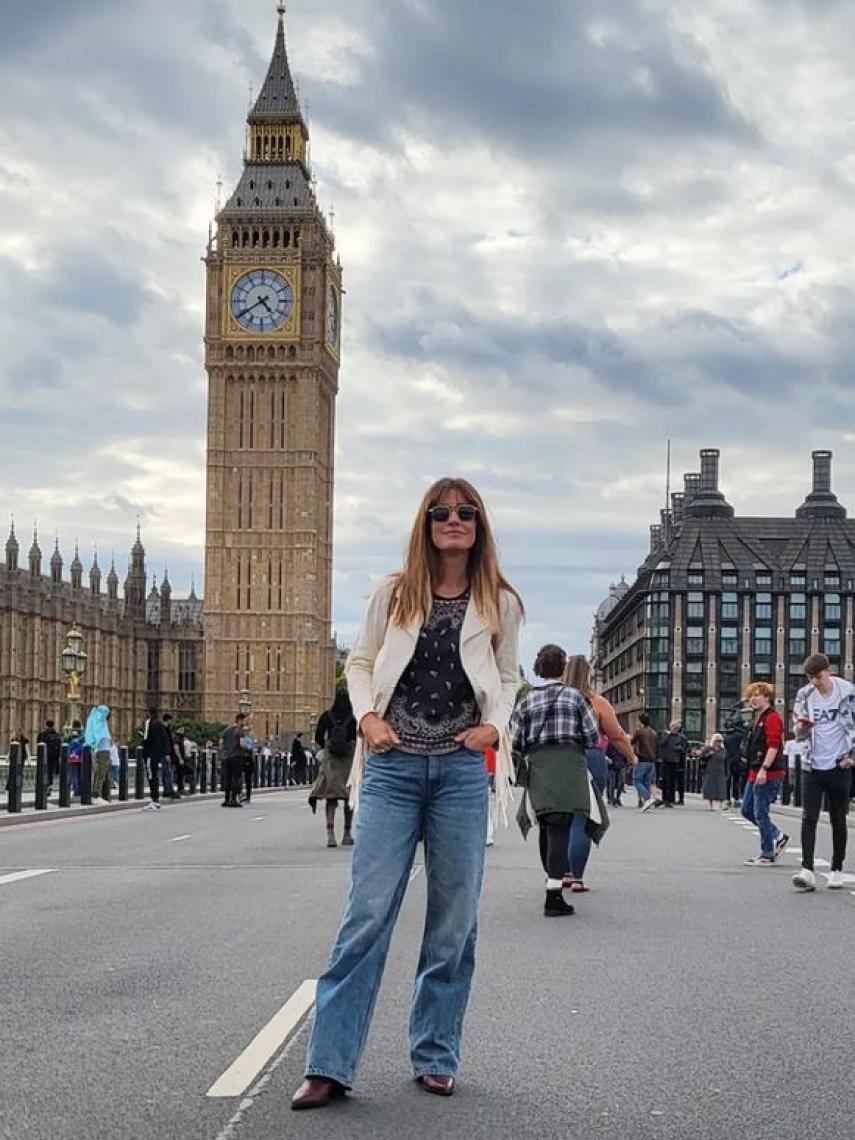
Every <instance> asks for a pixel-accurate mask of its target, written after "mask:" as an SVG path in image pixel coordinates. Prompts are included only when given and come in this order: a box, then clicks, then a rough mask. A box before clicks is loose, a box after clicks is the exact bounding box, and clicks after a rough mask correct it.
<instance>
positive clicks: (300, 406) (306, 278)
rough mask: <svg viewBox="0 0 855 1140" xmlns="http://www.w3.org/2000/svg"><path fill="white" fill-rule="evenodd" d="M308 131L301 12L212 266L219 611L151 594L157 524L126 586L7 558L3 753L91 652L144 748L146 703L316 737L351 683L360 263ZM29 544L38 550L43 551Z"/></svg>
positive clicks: (53, 711) (208, 347)
mask: <svg viewBox="0 0 855 1140" xmlns="http://www.w3.org/2000/svg"><path fill="white" fill-rule="evenodd" d="M308 146H309V130H308V127H307V124H306V120H305V118H304V116H303V113H302V110H301V108H300V104H299V100H298V97H297V93H296V90H295V86H294V82H293V78H292V74H291V70H290V66H289V62H288V55H287V50H286V43H285V5H284V3H280V4H279V6H278V26H277V30H276V39H275V45H274V50H273V58H272V60H271V63H270V67H269V70H268V73H267V77H266V79H265V81H264V84H263V86H262V88H261V91H260V93H259V95H258V98H257V100H256V101H255V103H254V106H253V107H252V110H251V111H250V113H249V116H248V121H247V141H246V150H245V154H244V167H243V173H242V175H241V178H240V180H239V183H238V185H237V187H236V188H235V190H234V192H233V194H232V195H231V197H230V198H229V199H228V201H227V202H226V204H225V206H224V207H223V208H222V209H221V210H220V211H219V213H218V215H217V218H216V225H215V228H214V231H213V232H212V234H211V237H210V240H209V243H208V247H207V252H206V257H205V262H206V318H205V368H206V371H207V374H208V427H207V502H206V532H205V589H204V600H203V599H200V598H197V597H196V596H195V591H191V594H190V596H189V597H188V598H182V599H178V598H173V597H172V590H171V586H170V584H169V581H168V578H166V577H164V580H163V581H162V582H161V584H160V586H159V587H158V586H157V585H156V584H155V583H151V584H150V583H149V579H148V574H147V570H146V556H145V550H144V547H143V542H142V536H141V534H140V533H139V529H138V532H137V536H136V541H135V542H134V543H133V546H132V549H131V551H130V564H129V568H128V572H127V576H126V578H125V581H124V584H123V587H122V589H121V590H120V585H119V576H118V574H117V571H116V567H115V565H111V567H110V569H109V571H108V573H107V575H106V579H105V580H104V579H102V569H101V567H100V566H99V565H98V559H97V556H96V557H95V559H94V560H93V562H92V565H91V567H90V568H89V570H88V572H87V571H86V569H85V568H84V566H83V564H82V562H81V560H80V556H79V553H78V551H77V550H75V553H74V558H73V560H72V562H71V564H70V566H69V568H68V573H67V575H66V573H65V567H64V562H63V557H62V553H61V551H60V548H59V543H58V542H57V545H56V548H55V549H54V551H53V554H52V556H51V558H50V560H49V562H48V563H47V565H45V563H44V560H43V555H42V551H41V548H40V544H39V539H38V535H37V534H36V535H34V536H33V542H32V546H31V547H30V549H29V552H28V553H27V554H24V552H23V549H22V547H21V544H20V541H19V537H18V535H17V534H16V532H15V527H14V525H13V527H12V530H11V533H10V534H9V538H8V540H7V543H6V550H5V560H4V561H3V562H2V564H0V749H2V750H5V747H6V746H7V744H8V742H9V740H10V739H11V738H12V737H13V736H14V735H15V734H16V733H18V732H25V733H26V734H27V735H28V736H30V738H31V739H32V737H33V734H34V732H35V730H36V729H37V726H39V725H40V724H41V723H42V722H43V721H44V720H45V719H46V718H47V717H52V718H54V719H55V720H56V722H57V723H58V724H62V723H64V721H65V719H66V701H65V698H66V685H65V676H64V673H63V670H62V668H61V664H60V655H61V653H62V650H63V646H64V645H65V642H66V636H67V634H68V632H69V630H70V629H71V628H72V626H74V625H76V626H77V628H78V629H79V631H80V633H81V635H82V638H83V643H84V646H85V652H86V654H87V663H86V669H85V672H84V674H83V677H82V700H83V706H84V708H85V707H87V706H88V705H91V704H95V703H103V704H107V705H109V706H110V707H111V708H112V709H113V720H112V724H113V731H114V735H115V736H116V737H117V738H118V739H120V740H125V739H129V738H130V737H131V735H132V733H133V730H134V728H135V727H136V726H137V725H138V724H139V723H140V721H141V719H142V717H143V713H144V710H145V708H146V706H147V705H148V704H150V703H157V704H159V705H160V706H161V707H163V708H168V709H169V710H171V711H172V712H173V713H174V714H175V715H177V716H180V717H186V718H191V717H192V718H201V719H204V720H207V721H213V722H228V721H230V720H231V719H232V717H233V716H234V713H235V711H236V707H237V702H238V694H240V693H248V694H249V696H250V698H251V701H252V706H253V725H254V729H255V733H256V735H257V736H260V737H274V736H278V735H280V733H286V732H288V731H292V730H294V729H301V728H307V727H309V726H310V724H311V723H312V721H313V720H314V719H315V718H316V717H317V716H318V714H319V713H320V711H321V710H322V709H323V708H324V707H325V706H326V704H327V703H328V702H329V700H330V699H331V696H332V691H333V685H334V654H335V647H334V642H333V639H332V632H331V619H332V614H331V606H332V599H331V592H332V507H333V448H334V438H335V400H336V395H337V392H338V373H339V359H340V344H341V296H342V281H341V264H340V262H339V260H338V258H337V256H336V254H335V249H334V241H333V236H332V234H331V232H330V229H329V228H328V226H327V224H326V222H325V220H324V217H323V215H322V213H321V211H320V209H319V207H318V204H317V201H316V199H315V195H314V191H313V188H312V181H311V172H310V167H309V158H308ZM25 544H26V542H25Z"/></svg>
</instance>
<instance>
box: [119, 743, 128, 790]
mask: <svg viewBox="0 0 855 1140" xmlns="http://www.w3.org/2000/svg"><path fill="white" fill-rule="evenodd" d="M127 798H128V750H127V748H120V749H119V799H120V800H121V802H122V803H124V802H125V801H126V800H127Z"/></svg>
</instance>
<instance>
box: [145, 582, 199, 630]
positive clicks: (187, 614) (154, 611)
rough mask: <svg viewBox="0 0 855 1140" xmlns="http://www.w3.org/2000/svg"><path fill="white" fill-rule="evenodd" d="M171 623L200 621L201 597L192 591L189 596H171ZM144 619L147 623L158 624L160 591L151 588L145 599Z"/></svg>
mask: <svg viewBox="0 0 855 1140" xmlns="http://www.w3.org/2000/svg"><path fill="white" fill-rule="evenodd" d="M170 614H171V617H172V624H173V625H181V624H184V623H187V622H189V623H200V622H201V621H202V599H201V598H197V597H196V595H195V593H192V594H191V595H190V597H189V598H173V600H172V604H171V606H170ZM145 620H146V623H147V624H148V625H159V624H160V591H159V590H155V589H152V590H151V591H150V593H149V595H148V598H147V599H146V607H145Z"/></svg>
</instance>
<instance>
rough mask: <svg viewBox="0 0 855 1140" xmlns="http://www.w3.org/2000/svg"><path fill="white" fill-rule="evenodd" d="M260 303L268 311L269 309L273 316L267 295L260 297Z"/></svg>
mask: <svg viewBox="0 0 855 1140" xmlns="http://www.w3.org/2000/svg"><path fill="white" fill-rule="evenodd" d="M258 303H259V305H264V307H265V309H267V311H268V313H270V315H271V317H272V316H273V310H272V309H271V308H270V306H269V305H268V303H267V298H266V297H259V298H258Z"/></svg>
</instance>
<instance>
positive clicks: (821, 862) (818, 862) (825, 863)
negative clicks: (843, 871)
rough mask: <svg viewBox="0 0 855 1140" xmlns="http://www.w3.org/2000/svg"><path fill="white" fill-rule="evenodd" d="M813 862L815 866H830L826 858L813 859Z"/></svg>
mask: <svg viewBox="0 0 855 1140" xmlns="http://www.w3.org/2000/svg"><path fill="white" fill-rule="evenodd" d="M814 864H815V865H816V866H817V867H830V866H831V864H830V863H829V861H828V860H827V859H814Z"/></svg>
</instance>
